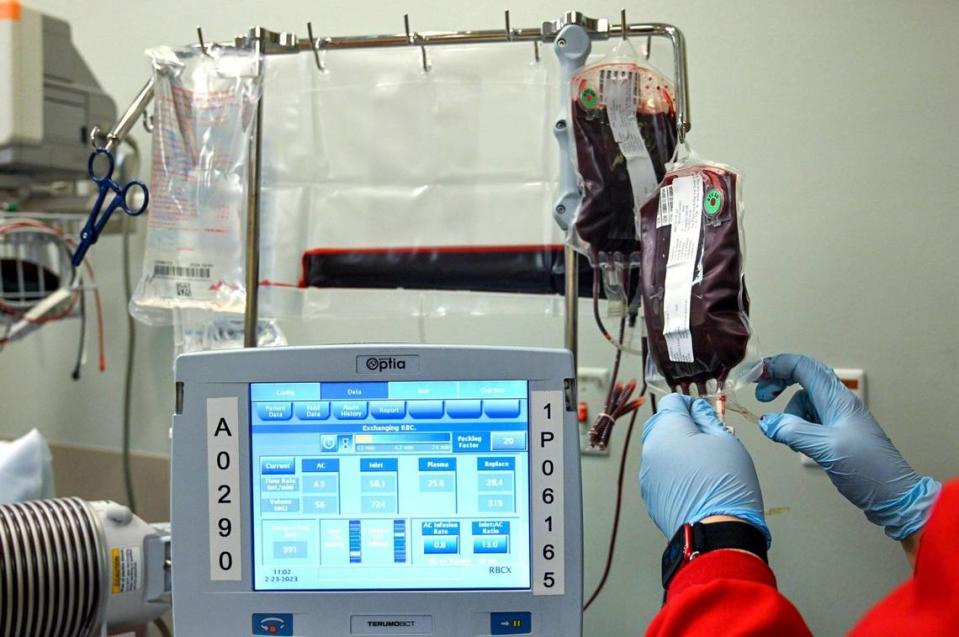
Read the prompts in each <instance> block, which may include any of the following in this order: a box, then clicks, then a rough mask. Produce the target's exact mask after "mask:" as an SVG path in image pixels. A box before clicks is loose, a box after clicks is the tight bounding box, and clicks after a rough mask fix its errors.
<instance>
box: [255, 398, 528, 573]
mask: <svg viewBox="0 0 959 637" xmlns="http://www.w3.org/2000/svg"><path fill="white" fill-rule="evenodd" d="M250 411H251V413H250V426H251V430H252V431H251V436H250V440H251V454H250V458H251V463H252V465H253V466H252V467H251V469H252V471H251V475H252V477H253V480H252V482H253V484H252V495H253V500H252V511H253V516H252V517H253V525H254V528H253V551H254V561H255V567H254V588H255V589H257V590H280V589H284V590H382V589H394V590H399V589H408V590H414V589H420V590H422V589H524V588H529V587H530V554H529V552H530V550H529V535H530V531H529V444H528V443H529V440H528V438H529V406H528V383H527V382H526V381H511V380H507V381H503V380H495V381H441V382H356V383H353V382H351V383H341V382H333V383H327V382H315V383H255V384H252V385H250Z"/></svg>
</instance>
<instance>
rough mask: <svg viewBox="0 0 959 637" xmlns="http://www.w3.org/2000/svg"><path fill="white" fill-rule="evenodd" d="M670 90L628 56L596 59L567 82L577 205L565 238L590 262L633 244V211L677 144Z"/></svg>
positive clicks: (659, 177)
mask: <svg viewBox="0 0 959 637" xmlns="http://www.w3.org/2000/svg"><path fill="white" fill-rule="evenodd" d="M672 91H673V89H672V86H671V84H670V83H669V81H668V80H667V79H666V78H665V77H663V76H662V75H661V74H660V73H659V72H658V71H656V70H653V69H651V68H648V67H646V66H641V65H639V64H636V63H634V62H626V61H611V62H600V63H598V64H594V65H592V66H589V67H586V68H584V69H583V70H581V71H580V72H578V73H576V74H575V75H574V76H573V78H572V80H571V83H570V98H571V101H572V104H571V106H570V112H571V113H572V135H573V144H574V146H575V155H576V167H577V171H578V173H579V177H580V184H581V188H582V194H583V198H582V203H581V205H580V208H579V211H578V213H577V215H576V218H575V219H574V221H573V225H572V231H571V233H570V242H571V244H572V245H573V246H574V247H575V248H577V249H578V250H579V251H580V252H582V253H583V254H585V255H586V256H588V257H589V259H590V262H591V263H592V264H593V265H594V266H595V265H596V264H597V261H598V259H599V258H600V256H601V255H604V256H607V257H610V258H611V257H612V255H614V254H620V255H622V256H624V257H626V258H628V257H629V256H630V255H632V254H634V253H636V252H637V251H638V250H639V242H638V240H637V238H636V225H635V218H636V209H637V208H638V206H639V204H640V203H641V202H642V201H643V200H645V199H646V197H648V196H649V195H650V194H651V193H652V192H653V191H654V190H655V189H656V186H657V185H658V184H659V182H660V180H662V178H663V175H664V174H665V173H666V167H665V166H666V163H667V162H668V161H670V159H671V158H672V156H673V152H674V151H675V149H676V110H675V106H674V101H673V92H672Z"/></svg>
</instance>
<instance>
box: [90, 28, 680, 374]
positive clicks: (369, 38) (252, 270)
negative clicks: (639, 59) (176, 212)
mask: <svg viewBox="0 0 959 637" xmlns="http://www.w3.org/2000/svg"><path fill="white" fill-rule="evenodd" d="M403 23H404V33H400V34H393V35H390V34H387V35H359V36H338V37H314V34H313V25H312V23H309V22H308V23H307V33H308V35H309V37H308V38H298V37H297V36H296V34H294V33H287V32H283V33H280V32H276V31H270V30H269V29H265V28H263V27H254V28H252V29H250V31H249V33H248V34H246V35H241V36H238V37H237V38H235V39H234V40H233V41H232V42H227V43H211V44H208V43H207V42H206V41H205V40H204V37H203V31H202V29H200V28H197V39H198V43H197V44H196V45H194V46H196V47H197V48H199V49H200V51H201V52H202V53H203V54H204V55H206V56H208V57H213V56H212V55H211V54H210V50H211V47H214V46H215V47H218V48H231V47H232V48H242V49H247V50H251V51H254V52H255V53H256V54H257V60H260V59H261V58H262V57H263V56H268V55H282V54H296V53H300V52H306V51H309V52H310V53H312V54H313V56H314V59H315V61H316V66H317V69H319V70H320V71H323V70H325V69H324V66H323V63H322V60H321V58H320V51H323V50H342V49H375V48H393V47H405V46H419V47H420V51H421V54H422V64H423V70H424V71H425V72H429V70H430V68H431V66H430V62H429V58H428V57H427V53H426V47H427V46H441V45H447V44H451V45H455V44H501V43H510V42H531V43H532V44H533V51H534V57H535V60H536V62H539V61H540V45H541V44H542V43H550V42H556V44H557V45H558V46H560V47H561V46H563V44H564V42H563V40H562V38H561V33H562V31H563V29H565V28H567V27H569V26H579V27H581V28H582V29H583V30H584V31H585V32H586V34H587V35H588V36H589V38H590V40H600V41H601V40H609V39H611V38H616V37H620V38H623V39H627V38H631V37H645V38H646V50H645V56H646V59H649V55H650V51H651V48H652V46H651V45H652V38H654V37H663V38H667V39H669V41H670V43H671V44H672V48H673V64H674V68H675V82H676V101H677V109H676V111H677V112H676V120H677V121H676V125H677V132H678V137H679V142H680V143H683V140H684V139H685V135H686V133H687V132H689V130H690V128H691V127H692V126H691V121H690V116H689V110H690V109H689V82H688V79H687V78H688V75H689V74H688V71H687V67H686V40H685V38H684V37H683V33H682V31H680V30H679V29H678V28H676V27H675V26H673V25H671V24H664V23H639V24H630V23H629V22H628V21H627V20H626V11H625V10H622V11H620V20H619V24H610V22H609V20H607V19H605V18H599V19H596V18H590V17H588V16H586V15H584V14H582V13H580V12H578V11H569V12H567V13H566V14H564V15H563V17H562V18H560V19H559V20H553V21H547V22H544V23H543V24H542V26H541V27H540V28H514V27H513V26H512V24H511V22H510V14H509V11H506V12H505V23H506V24H505V28H504V29H502V28H501V29H490V30H478V31H433V32H427V33H418V32H415V31H412V30H411V29H410V20H409V15H404V16H403ZM257 72H259V64H258V65H257ZM153 88H154V87H153V78H152V77H151V78H150V79H149V80H148V81H147V83H146V84H145V85H144V87H143V88H142V89H141V90H140V92H139V93H138V94H137V96H136V98H135V99H134V101H133V103H132V104H130V106H129V107H128V108H127V110H126V111H125V112H124V113H123V115H121V116H120V119H119V120H118V121H117V123H116V124H115V125H114V126H113V128H112V129H111V130H110V132H109V133H107V134H106V135H105V136H104V135H103V133H102V132H101V131H100V130H99V129H97V128H94V130H93V131H92V132H91V134H90V138H91V143H93V144H94V145H96V144H98V143H99V140H101V139H102V138H103V137H105V139H106V142H105V147H106V148H107V149H111V150H113V149H115V148H116V147H117V146H118V145H119V144H120V142H122V141H123V140H124V139H125V138H126V137H127V135H128V134H129V132H130V130H131V128H132V127H133V125H134V124H135V123H136V122H137V121H138V120H139V119H140V117H141V116H142V115H143V114H144V113H145V111H146V109H147V107H148V106H149V104H150V102H151V101H152V99H153ZM262 113H263V102H262V98H261V100H260V102H259V104H258V108H257V125H256V134H255V135H254V137H253V139H251V140H250V151H251V152H250V160H251V167H250V174H249V175H248V182H249V184H248V185H249V186H250V188H249V191H248V202H247V203H248V206H249V211H250V213H249V215H248V217H249V218H248V228H247V237H246V244H247V245H246V252H247V255H246V266H247V267H246V284H247V295H246V298H247V303H246V311H245V313H244V328H245V329H244V345H245V346H246V347H256V326H257V318H258V308H257V306H258V303H257V301H258V298H257V297H258V293H257V288H258V282H259V281H258V276H259V219H258V218H259V207H260V201H259V199H260V172H259V168H260V162H261V153H260V151H261V144H260V123H261V122H262ZM567 253H568V254H567V282H566V288H567V290H566V294H567V297H568V299H569V300H568V302H567V312H566V313H567V317H566V323H567V325H566V341H567V346H568V347H569V348H570V349H571V350H573V352H574V355H575V350H576V313H575V303H574V301H573V300H574V299H575V290H576V285H577V283H576V268H575V267H574V266H575V264H576V260H575V257H574V258H572V260H571V259H570V257H569V253H570V251H569V250H568V251H567ZM571 291H572V292H571ZM571 294H572V295H573V296H571ZM570 303H572V305H570Z"/></svg>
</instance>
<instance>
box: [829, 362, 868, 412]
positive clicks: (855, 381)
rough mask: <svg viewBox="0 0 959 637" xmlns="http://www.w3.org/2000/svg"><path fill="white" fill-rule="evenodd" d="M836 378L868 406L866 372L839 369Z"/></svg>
mask: <svg viewBox="0 0 959 637" xmlns="http://www.w3.org/2000/svg"><path fill="white" fill-rule="evenodd" d="M836 376H838V377H839V380H840V381H842V384H843V385H845V386H846V388H847V389H848V390H849V391H851V392H852V393H854V394H856V396H858V397H859V400H861V401H862V404H864V405H865V404H866V372H864V371H863V370H861V369H845V368H843V369H837V370H836Z"/></svg>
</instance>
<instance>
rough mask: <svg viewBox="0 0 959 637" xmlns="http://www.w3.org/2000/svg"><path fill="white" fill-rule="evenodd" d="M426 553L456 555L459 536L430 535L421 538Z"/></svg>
mask: <svg viewBox="0 0 959 637" xmlns="http://www.w3.org/2000/svg"><path fill="white" fill-rule="evenodd" d="M423 552H424V553H425V554H426V555H456V554H457V553H459V537H458V536H456V535H432V536H430V537H425V538H423Z"/></svg>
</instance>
